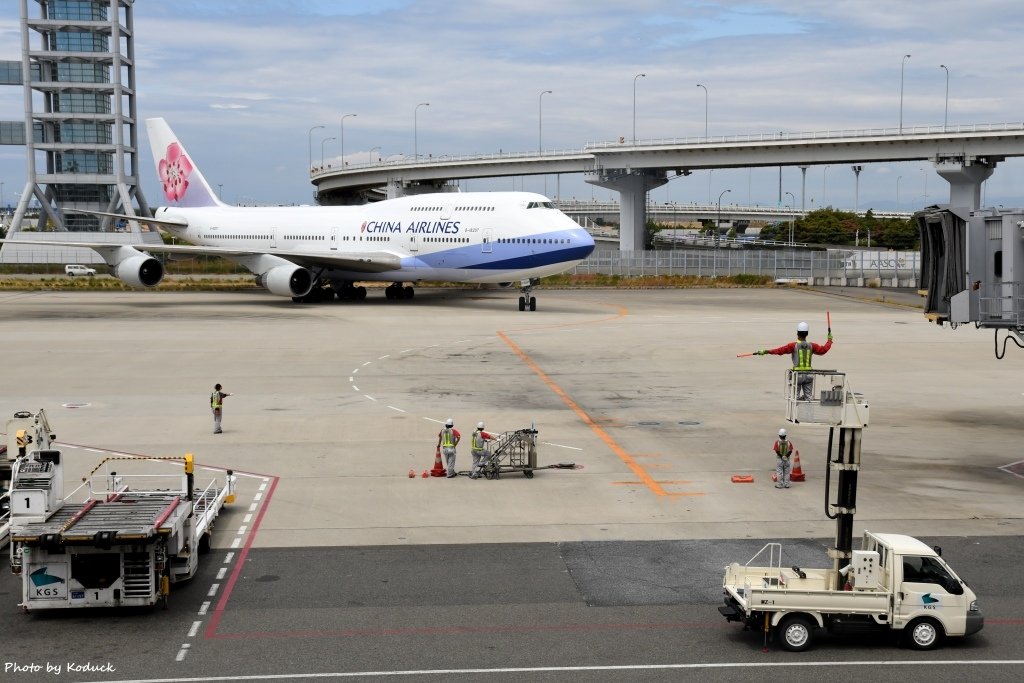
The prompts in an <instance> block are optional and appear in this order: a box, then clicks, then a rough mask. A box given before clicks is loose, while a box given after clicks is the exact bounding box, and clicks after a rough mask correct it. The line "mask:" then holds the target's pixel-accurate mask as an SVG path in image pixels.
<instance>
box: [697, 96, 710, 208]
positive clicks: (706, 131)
mask: <svg viewBox="0 0 1024 683" xmlns="http://www.w3.org/2000/svg"><path fill="white" fill-rule="evenodd" d="M697 87H698V88H704V141H705V142H707V139H708V86H706V85H703V84H701V83H698V84H697ZM710 203H711V169H710V168H709V169H708V204H710Z"/></svg>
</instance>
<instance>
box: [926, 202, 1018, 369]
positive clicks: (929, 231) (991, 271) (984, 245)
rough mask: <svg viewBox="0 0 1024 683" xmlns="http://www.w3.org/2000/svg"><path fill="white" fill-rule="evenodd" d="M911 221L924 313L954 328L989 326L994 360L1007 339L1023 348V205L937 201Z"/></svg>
mask: <svg viewBox="0 0 1024 683" xmlns="http://www.w3.org/2000/svg"><path fill="white" fill-rule="evenodd" d="M914 219H915V220H916V221H917V224H918V229H919V230H920V233H921V287H922V294H923V295H924V296H925V307H924V313H925V316H926V317H927V318H928V319H929V320H931V321H932V322H935V323H937V324H938V325H944V324H945V323H949V325H950V327H951V328H953V329H955V328H956V327H957V326H959V325H962V324H964V323H974V325H975V326H976V327H981V328H985V329H991V330H993V331H994V335H995V354H996V358H1002V357H1003V356H1004V355H1005V353H1006V345H1007V342H1009V341H1012V342H1013V343H1014V344H1016V345H1017V346H1018V347H1020V348H1024V209H985V210H982V211H975V212H968V211H967V210H966V209H958V208H953V207H949V206H945V205H939V206H932V207H929V208H927V209H923V210H921V211H918V212H917V213H916V214H914ZM1000 330H1002V331H1003V337H1002V343H1001V344H1000Z"/></svg>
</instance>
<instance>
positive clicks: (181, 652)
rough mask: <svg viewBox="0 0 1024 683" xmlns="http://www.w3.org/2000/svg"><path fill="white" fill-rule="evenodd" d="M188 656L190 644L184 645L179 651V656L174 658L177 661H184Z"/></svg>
mask: <svg viewBox="0 0 1024 683" xmlns="http://www.w3.org/2000/svg"><path fill="white" fill-rule="evenodd" d="M187 654H188V643H182V644H181V649H180V650H178V656H177V657H175V658H174V660H175V661H178V662H180V661H182V660H184V659H185V655H187Z"/></svg>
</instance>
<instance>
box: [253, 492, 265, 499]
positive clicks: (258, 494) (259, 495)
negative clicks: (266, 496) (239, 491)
mask: <svg viewBox="0 0 1024 683" xmlns="http://www.w3.org/2000/svg"><path fill="white" fill-rule="evenodd" d="M262 497H263V494H262V493H257V494H256V495H255V496H253V497H252V499H253V500H259V499H260V498H262Z"/></svg>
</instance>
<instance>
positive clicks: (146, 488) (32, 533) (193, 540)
mask: <svg viewBox="0 0 1024 683" xmlns="http://www.w3.org/2000/svg"><path fill="white" fill-rule="evenodd" d="M153 460H176V461H181V462H182V463H183V465H184V471H183V472H182V473H181V474H169V475H168V474H156V475H154V474H146V473H144V471H145V469H146V467H148V466H151V463H152V461H153ZM113 462H117V463H118V467H119V468H120V469H122V470H124V469H127V470H129V471H128V472H124V471H122V473H120V474H119V473H117V472H114V471H109V472H102V473H98V472H99V471H100V470H101V469H102V470H106V469H107V468H108V467H109V465H110V463H113ZM193 469H194V466H193V459H192V455H191V454H186V455H185V456H184V457H180V458H177V457H176V458H136V457H132V456H118V457H113V458H106V459H104V460H103V461H102V462H101V463H100V464H99V465H97V466H96V467H95V468H94V469H93V470H92V472H90V473H89V476H87V477H85V478H84V480H83V483H82V485H81V486H79V487H78V488H77V489H75V490H74V491H72V492H71V493H70V494H68V496H67V498H66V499H65V497H64V495H63V461H62V457H61V452H60V451H59V450H54V449H46V450H34V451H30V452H29V453H28V454H27V455H25V456H24V457H20V458H18V459H17V460H16V461H15V463H14V469H13V482H12V484H13V485H12V489H11V523H10V524H11V531H10V536H11V571H12V572H13V573H14V574H20V575H21V577H22V602H21V603H20V606H21V608H22V609H24V610H25V611H28V610H30V609H65V608H72V607H138V606H152V605H155V604H156V603H157V602H159V601H162V602H163V604H164V605H165V606H166V604H167V600H168V596H169V594H170V584H172V583H177V582H179V581H184V580H187V579H189V578H191V577H192V576H194V575H195V573H196V570H197V569H198V567H199V554H200V553H203V552H205V551H208V550H209V548H210V539H211V535H212V533H213V524H214V520H215V519H216V518H217V516H218V515H219V514H220V511H221V509H222V508H223V506H224V505H225V504H227V503H231V502H233V501H234V486H235V477H234V475H233V474H232V472H231V471H230V470H228V471H227V472H226V474H225V475H224V476H223V477H221V478H217V477H215V478H214V479H213V480H212V481H210V482H209V483H208V484H207V485H206V486H205V488H201V489H200V488H197V487H196V486H195V481H194V474H193ZM134 470H140V473H136V472H134Z"/></svg>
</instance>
